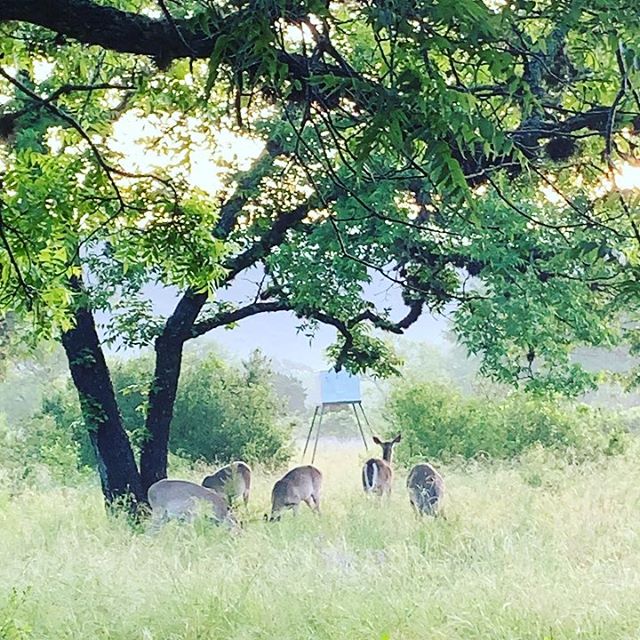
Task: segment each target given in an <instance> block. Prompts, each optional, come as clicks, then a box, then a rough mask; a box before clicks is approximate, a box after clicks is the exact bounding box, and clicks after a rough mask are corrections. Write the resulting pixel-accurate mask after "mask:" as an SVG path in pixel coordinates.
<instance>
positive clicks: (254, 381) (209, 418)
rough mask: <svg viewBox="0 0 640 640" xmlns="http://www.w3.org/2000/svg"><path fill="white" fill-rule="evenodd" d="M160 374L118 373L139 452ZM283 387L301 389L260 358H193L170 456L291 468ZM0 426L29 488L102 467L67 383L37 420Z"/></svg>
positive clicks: (2, 443)
mask: <svg viewBox="0 0 640 640" xmlns="http://www.w3.org/2000/svg"><path fill="white" fill-rule="evenodd" d="M152 366H153V363H152V360H151V358H149V357H146V356H141V357H138V358H134V359H129V360H124V361H117V362H115V363H114V366H113V368H112V379H113V384H114V387H115V390H116V394H117V397H118V402H119V406H120V409H121V412H122V418H123V422H124V425H125V427H126V430H127V432H128V434H129V435H130V437H131V440H132V442H133V443H134V446H135V447H136V448H138V447H139V446H140V444H141V443H142V442H143V441H144V438H145V437H146V433H145V429H144V415H145V410H146V406H145V401H146V398H147V395H148V394H147V392H148V386H149V384H150V383H151V378H152V375H151V374H152ZM281 378H284V379H281ZM283 383H284V384H288V385H290V386H291V385H293V386H294V387H295V384H294V382H293V381H291V380H289V379H287V378H286V376H282V374H276V373H275V372H274V371H273V370H272V369H271V367H270V364H269V361H268V360H267V359H266V358H265V357H264V356H262V355H261V354H260V353H259V352H255V353H254V354H253V355H252V356H251V357H250V358H249V359H247V360H246V361H244V362H242V363H241V364H240V365H237V364H233V363H229V362H226V361H224V360H223V359H222V358H221V357H220V356H218V355H217V354H216V353H214V352H212V351H205V352H204V353H199V354H198V353H191V354H189V355H188V356H187V358H186V359H185V365H184V369H183V374H182V376H181V380H180V387H179V390H178V396H177V399H176V404H175V412H174V417H173V421H172V428H171V438H170V441H169V449H170V453H171V454H173V455H175V456H180V457H181V458H183V459H186V460H188V461H192V462H195V461H203V462H206V463H210V464H211V465H215V464H218V463H224V462H228V461H229V460H233V459H242V460H246V461H247V462H250V463H261V464H264V465H266V466H279V465H283V464H285V463H286V462H287V460H288V459H289V456H290V454H291V442H292V436H291V434H292V429H293V419H292V416H293V414H292V412H291V408H290V399H289V396H288V395H287V394H286V393H282V392H281V390H280V389H279V385H280V384H283ZM298 391H299V390H298ZM0 418H1V419H0V468H3V469H4V470H5V473H6V472H7V470H13V475H14V476H16V474H17V476H18V479H22V480H24V479H26V478H28V476H30V475H37V474H38V473H39V471H41V470H42V469H43V468H44V469H47V470H48V472H49V473H50V474H52V475H53V476H54V477H55V479H56V480H65V479H75V477H76V476H75V474H76V472H82V471H83V470H84V469H88V468H91V467H94V466H95V465H96V458H95V453H94V450H93V448H92V446H91V443H90V440H89V437H88V434H87V430H86V427H85V424H84V421H83V419H82V415H81V412H80V406H79V402H78V398H77V394H76V392H75V389H74V388H73V387H72V385H71V383H70V381H68V380H67V379H66V376H65V377H64V378H61V379H58V380H54V381H52V383H51V384H50V385H49V388H48V389H47V391H45V393H44V394H43V398H42V401H41V406H40V408H39V409H38V410H37V411H36V412H35V413H34V414H33V415H31V416H30V417H28V418H26V419H22V420H19V421H16V422H14V421H12V420H10V419H9V420H7V418H6V417H2V416H0Z"/></svg>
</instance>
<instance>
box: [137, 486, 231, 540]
mask: <svg viewBox="0 0 640 640" xmlns="http://www.w3.org/2000/svg"><path fill="white" fill-rule="evenodd" d="M147 497H148V499H149V505H150V506H151V510H152V514H151V515H152V520H151V527H152V530H157V529H158V528H159V527H160V525H161V524H162V523H163V522H164V521H166V520H169V519H171V518H180V519H184V520H186V521H187V522H191V521H192V520H193V519H194V518H195V516H196V515H197V514H198V512H199V511H200V510H201V509H202V508H203V507H204V508H205V510H204V513H207V514H210V515H212V516H213V519H214V520H215V521H216V522H221V523H225V524H227V525H228V526H230V527H231V528H232V529H234V530H235V529H237V528H238V523H237V522H236V519H235V518H234V517H233V513H232V512H231V510H230V509H229V505H228V504H227V501H226V500H225V499H224V497H223V496H221V495H219V494H217V493H216V492H215V491H211V489H207V488H206V487H201V486H200V485H199V484H196V483H195V482H188V481H187V480H166V479H165V480H158V482H155V483H154V484H152V485H151V486H150V487H149V492H148V494H147Z"/></svg>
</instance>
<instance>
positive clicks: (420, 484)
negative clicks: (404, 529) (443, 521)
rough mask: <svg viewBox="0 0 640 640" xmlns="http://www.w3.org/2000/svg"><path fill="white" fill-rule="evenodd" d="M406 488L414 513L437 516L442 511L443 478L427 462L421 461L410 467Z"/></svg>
mask: <svg viewBox="0 0 640 640" xmlns="http://www.w3.org/2000/svg"><path fill="white" fill-rule="evenodd" d="M407 489H409V502H410V503H411V506H412V507H413V509H414V511H415V512H416V515H418V516H421V515H429V516H437V515H439V514H440V513H442V499H443V497H444V480H443V479H442V476H441V475H440V474H439V473H438V472H437V471H436V470H435V469H434V468H433V467H432V466H431V465H430V464H429V463H427V462H421V463H420V464H417V465H415V466H414V467H413V468H412V469H411V471H410V472H409V476H408V477H407Z"/></svg>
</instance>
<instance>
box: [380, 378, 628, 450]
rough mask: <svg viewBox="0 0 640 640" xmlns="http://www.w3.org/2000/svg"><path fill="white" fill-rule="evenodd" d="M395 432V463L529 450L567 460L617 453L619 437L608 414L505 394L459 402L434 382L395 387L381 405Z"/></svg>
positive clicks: (618, 425) (616, 421)
mask: <svg viewBox="0 0 640 640" xmlns="http://www.w3.org/2000/svg"><path fill="white" fill-rule="evenodd" d="M386 410H387V414H388V418H389V420H390V422H391V425H392V427H393V429H394V431H395V430H399V431H402V434H403V443H402V446H401V447H399V450H398V459H399V460H401V461H404V462H409V461H411V460H413V459H418V458H439V459H445V460H446V459H451V458H454V457H458V456H459V457H463V458H466V459H469V458H475V457H489V458H502V459H504V458H513V457H516V456H519V455H520V454H522V453H523V452H525V451H526V450H528V449H530V448H531V447H534V446H542V447H549V448H553V449H555V450H558V451H562V452H565V453H567V454H569V455H571V456H572V457H573V458H574V459H582V458H589V457H593V456H595V455H598V454H600V453H605V454H615V453H620V452H622V451H623V450H624V448H625V446H626V440H627V437H626V431H625V429H624V428H623V425H622V421H621V420H620V418H619V416H618V415H617V414H615V413H614V412H611V411H605V410H602V409H595V408H592V407H589V406H586V405H579V404H575V403H570V402H569V401H566V400H561V399H557V398H554V399H552V398H544V397H537V396H531V395H526V394H524V393H522V392H513V393H511V394H510V395H508V396H507V397H506V398H504V399H496V400H493V399H488V398H473V397H472V398H467V397H463V396H462V395H461V394H460V393H459V392H457V391H456V390H453V389H452V388H450V387H446V386H444V385H440V384H437V383H414V384H408V385H407V384H404V385H397V386H396V387H395V388H394V389H393V391H392V393H391V395H390V398H389V400H388V402H387V405H386Z"/></svg>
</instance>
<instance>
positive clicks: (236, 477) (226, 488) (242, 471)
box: [202, 461, 251, 507]
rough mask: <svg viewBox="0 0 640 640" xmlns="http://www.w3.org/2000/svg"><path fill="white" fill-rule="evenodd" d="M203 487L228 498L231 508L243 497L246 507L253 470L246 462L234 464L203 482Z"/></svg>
mask: <svg viewBox="0 0 640 640" xmlns="http://www.w3.org/2000/svg"><path fill="white" fill-rule="evenodd" d="M202 486H203V487H206V488H207V489H211V490H212V491H215V492H216V493H219V494H220V495H221V496H226V498H227V502H228V503H229V506H232V504H233V502H234V500H236V499H237V498H240V497H242V500H243V501H244V506H245V507H246V506H247V503H248V502H249V490H250V489H251V469H250V468H249V466H248V465H247V464H245V463H244V462H240V461H237V462H232V463H231V464H228V465H226V466H225V467H222V468H221V469H218V470H217V471H216V472H215V473H214V474H213V475H210V476H207V477H206V478H205V479H204V480H203V481H202Z"/></svg>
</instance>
